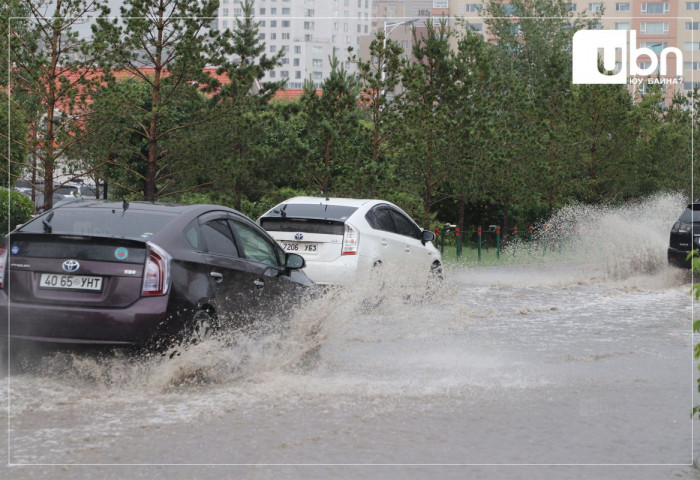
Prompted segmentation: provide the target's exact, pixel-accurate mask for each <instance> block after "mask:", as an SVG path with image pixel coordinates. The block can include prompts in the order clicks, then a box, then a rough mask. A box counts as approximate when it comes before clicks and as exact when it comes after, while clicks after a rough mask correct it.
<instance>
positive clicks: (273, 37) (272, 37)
mask: <svg viewBox="0 0 700 480" xmlns="http://www.w3.org/2000/svg"><path fill="white" fill-rule="evenodd" d="M270 40H277V34H276V33H275V32H272V33H270Z"/></svg>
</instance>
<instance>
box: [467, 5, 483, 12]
mask: <svg viewBox="0 0 700 480" xmlns="http://www.w3.org/2000/svg"><path fill="white" fill-rule="evenodd" d="M479 12H481V4H480V3H467V4H466V5H464V13H479Z"/></svg>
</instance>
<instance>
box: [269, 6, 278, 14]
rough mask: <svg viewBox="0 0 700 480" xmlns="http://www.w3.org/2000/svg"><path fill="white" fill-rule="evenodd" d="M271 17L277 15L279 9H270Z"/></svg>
mask: <svg viewBox="0 0 700 480" xmlns="http://www.w3.org/2000/svg"><path fill="white" fill-rule="evenodd" d="M270 15H277V7H272V8H271V9H270Z"/></svg>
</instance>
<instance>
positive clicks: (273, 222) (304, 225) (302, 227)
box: [260, 218, 345, 235]
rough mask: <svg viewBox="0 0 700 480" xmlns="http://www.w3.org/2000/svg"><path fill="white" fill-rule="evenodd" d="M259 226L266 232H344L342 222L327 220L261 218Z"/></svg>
mask: <svg viewBox="0 0 700 480" xmlns="http://www.w3.org/2000/svg"><path fill="white" fill-rule="evenodd" d="M260 226H261V227H263V228H264V229H265V230H267V231H268V232H304V233H325V234H328V235H343V233H345V226H344V224H343V222H333V221H329V220H306V219H298V218H294V219H290V220H286V219H284V220H283V219H276V218H261V219H260Z"/></svg>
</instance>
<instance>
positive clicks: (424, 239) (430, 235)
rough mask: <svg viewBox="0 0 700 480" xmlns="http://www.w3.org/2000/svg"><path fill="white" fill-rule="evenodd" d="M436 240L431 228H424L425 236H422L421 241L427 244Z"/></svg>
mask: <svg viewBox="0 0 700 480" xmlns="http://www.w3.org/2000/svg"><path fill="white" fill-rule="evenodd" d="M433 240H435V234H434V233H433V232H431V231H430V230H423V236H422V237H421V240H420V241H421V243H423V245H425V244H426V243H428V242H432V241H433Z"/></svg>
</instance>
